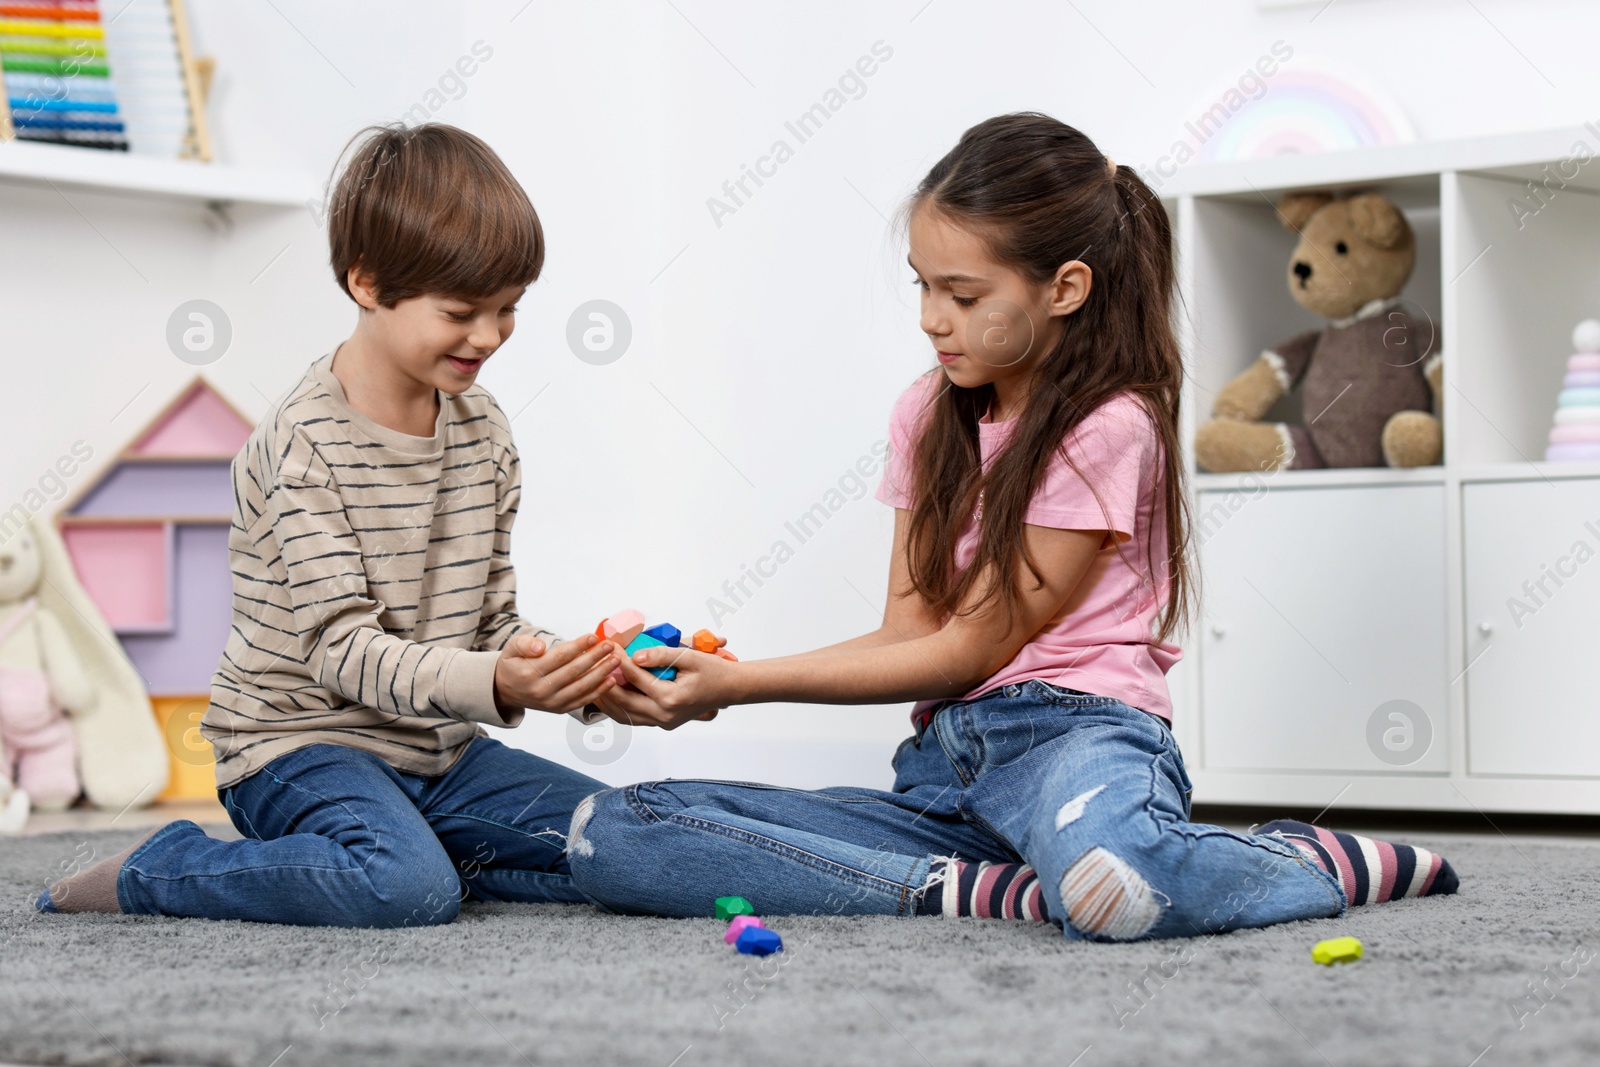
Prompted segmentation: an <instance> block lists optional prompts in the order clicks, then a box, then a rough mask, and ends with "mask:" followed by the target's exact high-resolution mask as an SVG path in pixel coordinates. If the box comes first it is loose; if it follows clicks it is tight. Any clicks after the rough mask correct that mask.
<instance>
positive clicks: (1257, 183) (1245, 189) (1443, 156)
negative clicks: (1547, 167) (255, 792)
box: [1159, 126, 1600, 200]
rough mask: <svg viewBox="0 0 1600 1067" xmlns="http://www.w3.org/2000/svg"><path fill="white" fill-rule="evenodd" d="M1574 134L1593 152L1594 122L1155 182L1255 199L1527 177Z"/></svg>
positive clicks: (1196, 172) (1185, 173) (1594, 179)
mask: <svg viewBox="0 0 1600 1067" xmlns="http://www.w3.org/2000/svg"><path fill="white" fill-rule="evenodd" d="M1578 141H1584V142H1586V143H1587V144H1588V145H1589V151H1590V152H1591V153H1593V152H1594V151H1595V150H1596V148H1597V147H1600V128H1594V129H1590V128H1588V127H1583V126H1577V127H1572V128H1569V129H1557V130H1537V131H1533V132H1529V133H1511V134H1500V135H1497V136H1492V137H1474V138H1469V139H1466V140H1460V141H1420V142H1417V143H1415V144H1401V145H1383V146H1381V147H1378V148H1367V149H1362V150H1360V151H1355V152H1329V153H1322V154H1315V155H1287V156H1276V157H1274V158H1272V159H1249V160H1237V161H1230V162H1226V163H1196V164H1192V165H1190V166H1186V167H1182V168H1180V169H1179V170H1178V172H1177V173H1176V174H1175V175H1173V176H1172V177H1171V178H1169V179H1166V180H1164V181H1162V183H1161V187H1160V190H1159V191H1160V195H1161V196H1162V198H1163V199H1168V200H1176V199H1177V198H1179V197H1183V196H1237V197H1241V198H1243V197H1257V198H1259V196H1260V195H1261V194H1263V193H1265V194H1266V195H1267V196H1269V197H1270V196H1273V195H1274V194H1276V193H1279V192H1282V191H1284V190H1287V189H1305V188H1317V189H1338V188H1342V187H1350V186H1360V185H1373V184H1384V185H1392V184H1402V185H1403V184H1404V180H1405V179H1407V178H1417V179H1420V180H1423V181H1428V180H1436V179H1437V175H1439V174H1442V173H1445V172H1447V171H1486V172H1492V173H1493V172H1498V173H1503V174H1504V175H1505V176H1506V177H1514V178H1517V179H1518V180H1527V179H1531V178H1533V176H1534V175H1535V174H1538V173H1539V171H1540V168H1541V167H1542V166H1543V165H1544V164H1545V163H1547V162H1551V161H1554V160H1562V159H1567V158H1569V157H1570V156H1571V155H1572V149H1573V145H1574V144H1575V143H1577V142H1578ZM1593 170H1594V168H1593V167H1590V166H1588V165H1584V166H1582V167H1578V168H1576V171H1577V174H1576V176H1575V177H1573V178H1571V179H1570V180H1569V181H1568V185H1569V187H1576V188H1587V189H1600V174H1595V173H1592V171H1593Z"/></svg>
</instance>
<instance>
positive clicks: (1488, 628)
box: [1478, 622, 1494, 637]
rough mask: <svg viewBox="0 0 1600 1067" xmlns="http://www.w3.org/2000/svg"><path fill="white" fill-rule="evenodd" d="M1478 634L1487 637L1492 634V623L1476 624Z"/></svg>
mask: <svg viewBox="0 0 1600 1067" xmlns="http://www.w3.org/2000/svg"><path fill="white" fill-rule="evenodd" d="M1478 632H1479V633H1480V634H1482V635H1483V636H1485V637H1488V636H1489V635H1490V634H1492V633H1494V623H1492V622H1480V623H1479V624H1478Z"/></svg>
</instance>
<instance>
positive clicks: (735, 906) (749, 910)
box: [715, 897, 756, 922]
mask: <svg viewBox="0 0 1600 1067" xmlns="http://www.w3.org/2000/svg"><path fill="white" fill-rule="evenodd" d="M715 907H716V914H717V918H719V919H721V920H722V921H723V922H727V921H729V920H730V919H732V918H733V917H734V916H735V915H754V914H755V913H756V909H755V905H753V904H751V903H750V902H749V901H748V900H746V899H745V898H744V897H718V898H717V900H716V904H715Z"/></svg>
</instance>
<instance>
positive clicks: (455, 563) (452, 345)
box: [38, 124, 617, 926]
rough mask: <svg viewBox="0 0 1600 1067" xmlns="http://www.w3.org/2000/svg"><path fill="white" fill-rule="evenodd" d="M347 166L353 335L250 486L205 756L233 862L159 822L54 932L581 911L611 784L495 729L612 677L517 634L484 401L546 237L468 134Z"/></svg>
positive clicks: (503, 502)
mask: <svg viewBox="0 0 1600 1067" xmlns="http://www.w3.org/2000/svg"><path fill="white" fill-rule="evenodd" d="M362 136H365V140H362ZM352 143H353V144H358V147H357V149H356V151H355V154H354V156H353V157H352V158H351V160H350V162H349V165H348V166H347V167H346V168H345V170H344V172H343V174H342V175H341V177H340V179H339V182H338V185H337V187H336V189H335V191H334V196H333V201H332V203H331V204H330V207H329V225H328V234H329V244H330V248H331V253H332V266H333V270H334V274H335V276H336V277H337V278H338V280H339V284H340V285H341V286H342V287H343V288H344V290H345V292H346V293H347V294H348V295H349V296H350V297H351V299H353V300H354V301H355V302H356V304H357V305H359V308H360V311H359V313H358V315H359V317H358V322H357V325H356V329H355V332H354V333H353V334H352V335H351V336H350V338H349V339H348V340H347V341H345V342H344V343H343V344H341V345H339V346H338V348H336V349H335V350H334V351H333V352H332V353H331V354H330V355H327V356H324V357H323V358H322V359H320V360H318V361H317V362H316V363H314V364H313V365H312V367H311V369H310V370H309V371H308V372H307V374H306V376H305V378H304V379H302V381H301V382H300V384H299V385H297V386H296V387H295V388H294V389H293V390H291V391H290V393H289V394H288V395H287V396H286V397H285V398H284V399H283V400H282V401H280V402H279V403H278V404H277V406H276V407H274V408H273V410H272V411H270V412H269V413H268V414H267V416H266V418H265V419H263V420H262V422H261V425H260V426H258V427H257V428H256V431H255V433H254V434H252V435H251V438H250V440H249V441H248V442H247V443H246V445H245V447H244V449H243V450H242V451H241V452H240V454H239V455H238V456H237V457H236V458H235V459H234V462H233V486H234V498H235V506H234V514H233V528H232V532H231V534H230V536H229V555H230V559H231V566H232V569H233V574H234V604H233V627H232V632H231V634H230V636H229V639H228V644H227V647H226V649H225V650H224V652H223V655H222V662H221V664H220V665H219V666H218V668H217V672H216V675H215V676H214V678H213V680H212V690H211V705H210V707H209V709H208V710H207V712H206V715H205V717H204V719H203V720H202V723H201V732H202V733H203V734H204V735H205V736H206V738H207V739H208V740H210V741H211V743H212V745H213V747H214V748H215V750H216V755H217V792H218V797H219V799H220V800H221V801H222V803H223V805H224V807H225V808H226V809H227V811H228V814H229V817H230V818H231V819H232V820H233V823H234V825H235V826H236V827H237V828H238V829H239V832H240V833H242V834H243V835H244V840H241V841H217V840H215V839H212V838H210V837H207V836H206V835H205V833H204V832H203V831H202V830H201V829H200V827H199V826H197V825H196V824H195V823H193V822H190V821H188V820H181V821H178V822H172V823H168V824H167V825H166V826H164V827H161V828H159V829H157V830H154V831H152V832H151V833H150V834H148V835H146V836H145V837H144V838H143V839H141V840H140V841H139V842H138V843H136V844H135V845H134V846H133V847H132V848H130V849H128V850H126V851H125V852H122V853H120V854H118V855H115V856H112V857H110V858H108V859H106V860H104V861H102V862H100V863H98V864H95V865H93V866H91V867H88V868H86V869H84V870H82V871H79V872H76V873H74V874H72V875H70V876H68V877H67V878H64V879H62V880H60V881H58V882H56V883H55V884H53V885H51V886H50V887H49V888H48V889H46V890H45V891H44V892H43V893H42V894H41V895H40V897H39V900H38V907H39V910H41V911H46V912H50V911H61V912H80V911H100V912H129V913H138V914H148V915H185V916H199V917H206V918H213V919H253V920H258V921H263V922H284V923H301V924H308V925H338V926H398V925H402V924H412V923H416V924H430V923H443V922H449V921H450V920H451V919H453V918H455V916H456V913H457V910H458V908H459V904H460V901H461V899H463V898H464V897H467V896H471V897H473V898H475V899H479V900H520V901H582V900H584V899H585V898H584V897H583V896H582V895H581V894H580V893H579V892H578V891H577V890H576V889H575V888H573V885H572V881H571V878H570V877H569V876H568V873H567V861H566V854H565V837H564V836H563V834H562V833H561V831H564V830H565V829H566V827H567V824H568V822H569V821H570V820H571V816H572V812H573V809H574V808H575V807H576V805H577V804H578V802H579V801H580V800H581V799H582V798H583V797H585V796H588V795H590V794H591V793H594V792H597V791H598V790H600V789H602V788H603V786H602V784H601V783H599V782H597V781H595V780H594V779H592V778H589V777H587V776H585V775H582V774H579V773H577V772H575V771H571V770H568V769H566V768H564V767H561V766H559V765H557V764H554V763H551V762H549V761H547V760H543V759H540V758H539V757H537V756H533V755H530V754H528V753H525V752H521V751H519V750H516V749H512V748H509V747H507V746H505V745H502V744H501V743H500V742H498V741H496V740H493V739H492V738H490V737H489V736H488V733H487V732H486V731H485V730H484V729H483V727H482V725H480V724H482V723H490V724H493V725H496V726H515V725H517V724H518V723H519V722H521V720H522V717H523V709H525V708H533V709H536V710H540V711H549V712H575V713H579V714H582V709H584V708H585V706H586V705H588V704H590V703H591V702H592V701H594V700H595V699H596V698H597V697H599V696H600V695H601V694H602V693H604V692H606V691H607V690H608V689H609V688H610V687H611V685H612V682H611V681H610V679H609V675H610V673H611V670H612V668H613V667H615V666H616V664H617V658H616V656H615V655H614V653H615V652H616V651H617V650H616V648H615V646H614V644H612V643H609V642H600V641H599V640H598V639H597V638H596V637H595V635H593V634H589V635H586V636H585V637H583V638H581V639H579V640H577V641H571V642H566V643H564V644H557V639H556V638H555V636H554V635H553V634H551V633H550V632H549V631H548V630H544V629H541V628H539V627H536V626H534V625H533V624H531V623H529V622H527V621H525V620H524V619H522V618H520V617H519V616H518V615H517V609H516V586H515V577H514V575H513V573H512V569H511V559H510V545H511V540H510V539H511V523H512V520H513V518H514V517H515V515H516V512H517V504H518V500H519V497H520V495H521V474H520V467H519V464H518V459H517V451H516V448H515V446H514V445H513V444H512V440H511V428H510V425H509V422H508V420H507V419H506V417H505V415H504V413H503V412H502V411H501V410H500V408H499V406H498V405H497V404H496V403H495V402H494V400H493V398H491V397H490V396H489V394H488V393H487V392H485V391H484V390H483V389H482V388H480V387H478V386H475V385H474V384H473V381H474V379H475V378H476V376H477V373H478V371H479V369H480V368H481V367H482V366H483V363H484V361H485V360H486V359H488V358H489V356H490V355H492V354H493V353H494V351H495V350H496V349H498V348H499V347H500V345H502V344H503V343H504V342H505V340H506V338H507V337H509V336H510V335H511V330H512V327H513V324H514V314H515V311H516V301H517V299H518V298H519V297H520V296H521V295H522V293H523V291H524V290H525V289H526V288H527V286H528V285H529V284H531V283H532V282H533V281H534V280H535V279H536V278H538V276H539V271H540V268H541V266H542V265H543V261H544V237H543V233H542V230H541V227H540V224H539V218H538V215H537V214H535V212H534V210H533V206H532V204H530V203H529V202H528V198H527V196H526V194H525V193H524V192H523V191H522V188H521V187H520V186H519V185H518V184H517V182H516V180H515V179H514V178H513V177H512V176H511V173H510V172H509V171H508V170H507V169H506V167H505V165H504V164H503V163H502V162H501V160H500V158H499V157H498V156H496V155H495V153H494V152H493V151H492V150H491V149H490V148H489V147H488V146H487V145H486V144H484V143H483V142H482V141H480V140H479V139H478V138H476V137H474V136H472V135H471V134H468V133H465V132H463V131H461V130H458V129H455V128H453V127H450V126H444V125H438V124H429V125H423V126H418V127H415V128H412V129H406V128H404V127H390V128H373V129H370V130H368V131H364V134H363V135H358V138H357V141H356V142H352Z"/></svg>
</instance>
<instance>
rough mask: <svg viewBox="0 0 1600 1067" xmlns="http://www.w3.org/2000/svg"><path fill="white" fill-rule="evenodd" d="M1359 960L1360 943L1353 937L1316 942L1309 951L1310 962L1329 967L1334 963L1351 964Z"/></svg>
mask: <svg viewBox="0 0 1600 1067" xmlns="http://www.w3.org/2000/svg"><path fill="white" fill-rule="evenodd" d="M1360 958H1361V941H1360V940H1359V939H1357V938H1354V937H1335V938H1332V939H1330V940H1327V941H1318V942H1317V943H1316V945H1314V946H1313V947H1312V949H1311V959H1312V961H1313V962H1315V963H1320V964H1323V965H1325V966H1329V967H1331V966H1333V965H1334V964H1335V963H1353V962H1355V961H1356V960H1359V959H1360Z"/></svg>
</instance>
